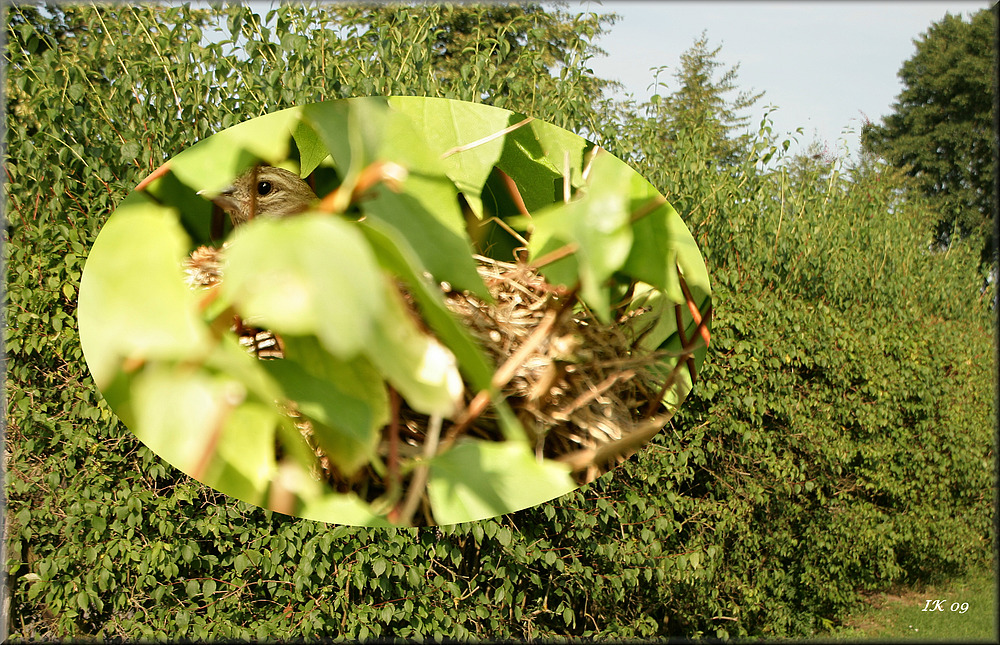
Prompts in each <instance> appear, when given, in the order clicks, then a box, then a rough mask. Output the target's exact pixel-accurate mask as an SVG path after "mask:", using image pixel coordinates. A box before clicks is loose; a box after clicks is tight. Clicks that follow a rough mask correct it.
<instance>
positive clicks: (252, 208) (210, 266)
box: [184, 165, 316, 358]
mask: <svg viewBox="0 0 1000 645" xmlns="http://www.w3.org/2000/svg"><path fill="white" fill-rule="evenodd" d="M199 194H200V195H203V196H205V197H207V198H208V199H210V200H211V201H212V202H213V203H214V204H216V205H217V206H218V207H219V208H221V209H222V210H223V211H225V212H226V213H227V214H228V215H229V219H230V221H231V222H232V224H233V228H234V229H235V228H239V227H241V226H243V225H245V224H246V223H247V222H249V221H250V220H252V219H254V218H256V217H287V216H289V215H296V214H299V213H302V212H304V211H307V210H309V207H310V206H311V205H312V203H313V202H314V201H315V200H316V193H314V192H313V190H312V188H310V187H309V184H307V183H306V182H305V181H303V180H302V178H301V177H299V176H298V175H297V174H295V173H293V172H289V171H288V170H285V169H284V168H277V167H274V166H267V165H257V166H254V167H252V168H250V170H248V171H247V172H245V173H243V174H242V175H240V176H239V177H237V178H236V180H235V181H234V182H233V183H232V184H231V185H230V186H228V187H226V188H224V189H223V190H221V191H220V192H219V193H217V194H214V195H212V194H208V193H207V192H206V191H200V192H199ZM228 246H229V242H226V243H224V244H223V245H222V247H221V248H216V247H212V246H201V247H198V248H197V249H195V250H194V252H192V253H191V255H190V256H189V257H188V258H187V260H186V261H185V263H184V269H185V272H186V274H187V283H188V285H189V286H190V287H192V288H199V287H200V288H210V287H214V286H215V285H217V284H219V282H221V281H222V277H223V276H222V267H223V260H222V255H223V253H224V252H225V249H226V248H228ZM233 331H235V332H236V334H237V336H238V338H239V342H240V344H241V345H243V346H244V347H245V348H247V350H248V351H250V352H251V353H252V354H255V355H257V357H258V358H283V357H284V348H283V345H282V342H281V339H280V337H278V335H277V334H275V333H273V332H271V331H268V330H266V329H260V328H258V327H253V326H250V325H246V324H245V323H244V322H243V321H242V320H241V319H240V318H239V316H234V321H233Z"/></svg>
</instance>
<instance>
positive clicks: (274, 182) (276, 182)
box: [209, 165, 316, 228]
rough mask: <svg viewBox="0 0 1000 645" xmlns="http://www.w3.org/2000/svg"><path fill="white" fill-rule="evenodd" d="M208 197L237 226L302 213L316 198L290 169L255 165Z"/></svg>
mask: <svg viewBox="0 0 1000 645" xmlns="http://www.w3.org/2000/svg"><path fill="white" fill-rule="evenodd" d="M209 199H211V201H212V202H213V203H214V204H216V205H218V206H219V208H221V209H222V210H224V211H225V212H226V213H228V214H229V219H230V221H231V222H232V223H233V227H234V228H236V227H239V226H242V225H244V224H246V223H247V222H249V221H250V220H252V219H254V218H255V217H260V216H273V217H286V216H288V215H296V214H298V213H302V212H303V211H306V210H308V209H309V206H310V205H311V204H312V203H313V202H314V201H315V200H316V193H314V192H313V190H312V188H310V187H309V184H307V183H306V182H305V181H303V180H302V178H301V177H299V176H298V175H297V174H295V173H293V172H289V171H288V170H285V169H284V168H277V167H275V166H266V165H257V166H254V167H252V168H251V169H250V170H248V171H247V172H245V173H243V174H242V175H240V176H239V177H238V178H237V179H236V180H235V181H234V182H233V183H232V184H231V185H230V186H228V187H226V188H224V189H223V190H222V191H220V192H219V193H218V194H217V195H214V196H210V197H209Z"/></svg>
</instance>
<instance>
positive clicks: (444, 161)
mask: <svg viewBox="0 0 1000 645" xmlns="http://www.w3.org/2000/svg"><path fill="white" fill-rule="evenodd" d="M389 105H390V106H392V107H393V108H395V109H397V110H399V111H400V112H402V113H403V114H406V115H407V116H408V117H410V119H411V120H412V122H413V124H414V125H415V126H416V129H417V130H418V131H419V132H420V134H421V135H422V136H423V139H424V140H425V141H426V144H427V146H428V147H427V150H428V152H430V153H431V154H433V155H434V156H435V157H437V158H438V159H441V165H442V167H443V169H444V172H445V174H447V175H448V177H449V178H450V179H451V180H452V181H453V182H454V183H455V186H457V188H458V190H459V191H460V192H462V194H464V195H465V198H466V199H467V200H468V201H469V204H470V205H471V206H472V209H473V211H474V212H475V213H476V214H477V215H478V216H479V217H482V216H483V207H482V200H481V198H480V193H482V191H483V186H484V185H485V184H486V179H487V178H488V177H489V175H490V172H492V170H493V166H494V165H495V164H496V163H497V161H498V160H499V159H500V155H501V153H502V152H503V149H504V137H502V136H501V137H496V138H494V139H492V140H490V141H486V142H484V143H481V144H479V145H475V146H472V147H469V148H467V149H464V150H462V151H461V152H455V153H453V154H448V155H447V156H444V155H445V153H447V152H449V151H451V150H452V149H454V148H458V147H460V146H467V145H468V144H472V143H474V142H476V141H479V140H480V139H484V138H486V137H489V136H490V135H492V134H496V133H498V132H500V131H502V130H503V129H504V128H506V127H508V126H509V125H511V123H510V119H511V116H512V115H513V113H512V112H511V111H510V110H502V109H499V108H495V107H491V106H488V105H482V104H477V103H467V102H464V101H452V100H448V99H441V98H431V97H415V96H393V97H390V98H389ZM522 119H523V117H522Z"/></svg>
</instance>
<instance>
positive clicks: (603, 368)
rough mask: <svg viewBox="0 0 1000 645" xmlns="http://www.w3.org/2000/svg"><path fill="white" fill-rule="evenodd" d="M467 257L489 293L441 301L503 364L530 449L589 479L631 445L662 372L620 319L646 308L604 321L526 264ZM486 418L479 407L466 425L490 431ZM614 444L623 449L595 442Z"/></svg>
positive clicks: (654, 403)
mask: <svg viewBox="0 0 1000 645" xmlns="http://www.w3.org/2000/svg"><path fill="white" fill-rule="evenodd" d="M476 260H477V263H478V271H479V274H480V276H481V277H482V278H483V281H484V283H485V284H486V286H487V288H488V289H489V292H490V295H491V296H493V299H494V302H492V303H488V302H484V301H482V300H480V299H478V298H476V297H475V296H472V295H468V294H459V293H456V292H451V293H449V294H448V296H447V304H448V307H449V309H451V311H452V312H453V313H454V314H455V315H456V316H458V317H459V318H460V319H461V320H462V321H463V323H464V324H465V326H466V328H467V329H469V331H470V332H471V333H472V335H473V336H474V337H475V338H476V339H477V340H478V342H479V344H480V346H481V347H482V348H483V349H484V350H485V351H486V352H488V354H489V356H490V358H491V359H492V360H493V362H494V364H496V365H498V366H505V367H509V368H510V370H511V371H510V374H511V375H510V378H509V380H507V381H506V383H505V384H504V385H503V386H502V392H503V394H504V395H505V396H506V399H507V402H508V403H509V404H510V406H511V408H512V409H513V410H514V412H515V413H516V414H517V416H518V418H519V420H520V421H521V423H522V425H523V426H524V427H525V430H526V431H527V432H528V433H529V436H530V437H531V438H533V440H534V444H535V450H536V454H537V455H538V456H539V457H545V458H549V459H556V460H561V461H564V462H568V463H570V464H572V465H573V466H574V473H573V475H574V478H575V479H576V481H577V482H578V483H580V484H584V483H588V482H590V481H593V480H594V479H596V478H597V477H599V476H600V475H602V474H604V473H605V472H607V471H608V470H609V469H610V468H613V467H614V466H616V465H617V464H619V463H621V462H622V461H624V460H625V459H627V458H628V457H629V456H630V455H631V454H633V453H634V452H635V450H636V448H637V446H632V445H630V444H631V442H629V441H628V438H629V437H631V436H633V435H634V433H636V432H637V431H640V429H641V428H642V430H641V431H643V432H645V430H644V423H643V421H644V418H645V417H647V416H648V415H649V414H650V413H651V412H652V411H655V410H656V408H658V407H659V400H660V390H661V388H660V386H659V385H658V384H657V381H662V380H663V377H662V374H660V375H657V374H656V372H654V371H653V370H652V369H651V368H652V367H653V366H654V365H655V364H657V363H659V362H661V361H662V360H663V356H662V355H661V354H653V353H648V352H641V351H638V350H637V349H636V343H637V340H638V338H637V337H636V335H635V333H634V332H633V331H632V329H633V328H632V327H630V326H629V325H625V324H623V323H625V322H626V320H627V318H630V317H633V316H637V315H641V314H643V313H645V310H643V309H633V310H630V311H627V312H625V313H624V314H622V316H621V317H620V318H619V319H618V320H615V321H612V322H611V323H608V324H604V323H601V322H600V321H599V320H598V319H597V318H596V317H595V316H593V315H592V314H591V313H590V311H589V310H587V309H586V307H580V306H576V307H574V305H575V304H579V303H578V302H577V301H576V299H575V297H574V295H573V294H571V293H568V292H566V291H565V290H562V289H557V288H554V287H553V286H552V285H550V284H549V283H548V282H546V281H545V279H544V278H543V277H542V276H541V275H539V274H538V272H537V271H536V270H534V269H532V268H531V267H529V266H528V265H525V264H523V263H517V264H514V263H507V262H500V261H497V260H493V259H490V258H486V257H482V256H476ZM546 318H548V319H549V321H548V323H546ZM546 324H548V325H550V326H551V328H550V329H548V330H547V331H546V332H544V334H543V335H542V336H541V338H539V337H538V336H535V337H534V338H533V335H535V333H536V330H538V329H539V327H540V326H542V325H546ZM523 350H527V351H523ZM519 354H521V355H519ZM512 360H513V361H514V362H515V364H514V365H511V364H510V361H512ZM500 369H503V368H500ZM495 426H496V423H495V419H494V418H493V417H492V415H490V414H489V412H488V411H487V412H484V413H483V415H482V416H481V418H480V420H478V421H477V422H476V423H474V424H473V425H472V426H471V427H470V429H469V432H470V433H471V434H476V435H479V436H482V437H484V438H496V434H497V432H496V429H495ZM615 445H617V446H620V447H621V448H622V450H610V451H609V450H602V448H607V447H610V446H615ZM599 454H600V456H599V457H597V460H595V459H593V457H595V456H597V455H599Z"/></svg>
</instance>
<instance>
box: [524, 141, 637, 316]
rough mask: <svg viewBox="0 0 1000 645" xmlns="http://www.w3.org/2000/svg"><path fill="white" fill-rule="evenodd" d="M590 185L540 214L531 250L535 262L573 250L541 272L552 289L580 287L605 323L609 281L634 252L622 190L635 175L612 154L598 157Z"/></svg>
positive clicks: (533, 221) (535, 218)
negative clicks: (559, 251) (559, 286)
mask: <svg viewBox="0 0 1000 645" xmlns="http://www.w3.org/2000/svg"><path fill="white" fill-rule="evenodd" d="M591 172H592V177H591V179H590V183H589V185H588V186H587V188H586V191H585V192H583V194H582V196H581V197H580V198H579V199H575V200H573V201H571V202H568V203H565V204H558V205H556V206H552V207H550V208H548V209H544V210H542V211H540V212H538V213H536V214H535V215H534V216H533V217H532V219H531V221H530V224H529V225H530V226H531V227H532V234H531V239H530V240H529V244H528V248H529V250H530V251H531V258H532V260H538V259H539V258H542V257H544V256H545V255H546V254H549V253H552V252H554V251H557V250H560V249H566V248H567V247H568V245H572V246H570V247H569V248H575V251H574V252H573V253H572V254H571V255H568V256H566V257H564V258H562V259H559V260H557V261H555V262H552V263H550V264H546V265H544V266H542V267H541V268H540V271H541V273H542V275H544V276H545V277H546V279H547V280H549V281H550V282H552V283H553V284H561V285H564V286H567V287H572V286H574V285H576V283H577V282H578V281H579V283H580V296H581V298H582V299H583V300H584V302H586V303H587V304H588V305H590V306H591V308H592V309H593V311H594V313H595V314H596V315H597V317H598V318H599V319H600V320H602V321H607V320H609V317H610V295H609V293H610V292H609V288H608V280H609V279H610V278H611V276H612V275H613V274H614V273H615V272H616V271H618V270H620V269H621V268H622V266H623V264H624V263H625V260H626V258H628V254H629V250H630V249H631V248H632V239H633V235H632V228H631V226H630V222H629V217H630V212H629V208H628V207H629V198H628V195H627V193H626V192H625V191H624V190H623V188H625V187H627V186H628V185H629V181H630V178H631V176H632V175H633V174H634V173H635V171H634V170H632V169H631V168H629V167H628V166H627V165H625V164H624V163H622V162H621V161H619V160H618V159H616V158H615V157H613V156H612V155H610V154H608V153H603V152H602V153H599V154H598V155H597V156H596V157H595V159H594V161H593V168H592V170H591Z"/></svg>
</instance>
